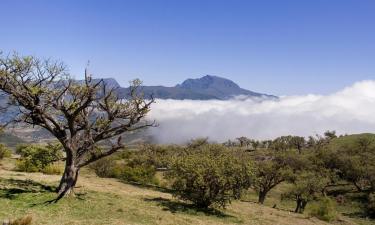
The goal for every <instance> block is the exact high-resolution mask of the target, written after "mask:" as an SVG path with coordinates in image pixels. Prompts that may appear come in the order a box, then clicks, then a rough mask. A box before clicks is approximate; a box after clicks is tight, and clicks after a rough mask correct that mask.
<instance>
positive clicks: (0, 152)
mask: <svg viewBox="0 0 375 225" xmlns="http://www.w3.org/2000/svg"><path fill="white" fill-rule="evenodd" d="M11 155H12V152H11V151H10V150H9V149H8V148H7V147H6V146H5V145H4V144H0V159H3V158H7V157H10V156H11Z"/></svg>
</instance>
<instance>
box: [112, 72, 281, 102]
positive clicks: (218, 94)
mask: <svg viewBox="0 0 375 225" xmlns="http://www.w3.org/2000/svg"><path fill="white" fill-rule="evenodd" d="M108 79H111V80H113V78H108ZM142 91H143V92H144V94H145V97H147V98H149V97H150V96H153V97H154V98H159V99H176V100H184V99H190V100H214V99H215V100H228V99H231V98H233V97H236V96H245V97H258V98H271V99H277V98H278V97H277V96H274V95H269V94H263V93H258V92H254V91H250V90H246V89H243V88H241V87H240V86H239V85H238V84H236V83H235V82H233V81H232V80H229V79H227V78H223V77H219V76H214V75H205V76H203V77H200V78H188V79H186V80H185V81H183V82H182V83H181V84H177V85H175V86H172V87H166V86H162V85H157V86H142ZM118 93H119V96H120V97H125V96H126V95H127V94H128V93H129V88H119V90H118Z"/></svg>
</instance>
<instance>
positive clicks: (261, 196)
mask: <svg viewBox="0 0 375 225" xmlns="http://www.w3.org/2000/svg"><path fill="white" fill-rule="evenodd" d="M266 195H267V192H266V191H260V192H259V196H258V203H260V204H263V203H264V201H265V200H266Z"/></svg>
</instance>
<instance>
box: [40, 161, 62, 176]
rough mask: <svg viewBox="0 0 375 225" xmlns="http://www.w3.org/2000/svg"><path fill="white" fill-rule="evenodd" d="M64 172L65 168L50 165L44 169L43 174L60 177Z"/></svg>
mask: <svg viewBox="0 0 375 225" xmlns="http://www.w3.org/2000/svg"><path fill="white" fill-rule="evenodd" d="M63 171H64V168H63V167H62V166H61V165H59V164H55V163H54V164H49V165H47V166H46V167H44V168H43V170H42V173H44V174H50V175H59V174H62V173H63Z"/></svg>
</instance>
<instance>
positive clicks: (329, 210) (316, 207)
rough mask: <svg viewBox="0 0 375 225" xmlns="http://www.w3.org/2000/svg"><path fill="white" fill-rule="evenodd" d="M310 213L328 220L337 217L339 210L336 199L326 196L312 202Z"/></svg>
mask: <svg viewBox="0 0 375 225" xmlns="http://www.w3.org/2000/svg"><path fill="white" fill-rule="evenodd" d="M309 215H310V216H314V217H316V218H318V219H321V220H324V221H327V222H331V221H333V220H335V219H337V211H336V206H335V203H334V201H332V200H331V199H330V198H328V197H325V198H322V199H321V200H320V201H318V202H316V203H313V204H311V207H310V213H309Z"/></svg>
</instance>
